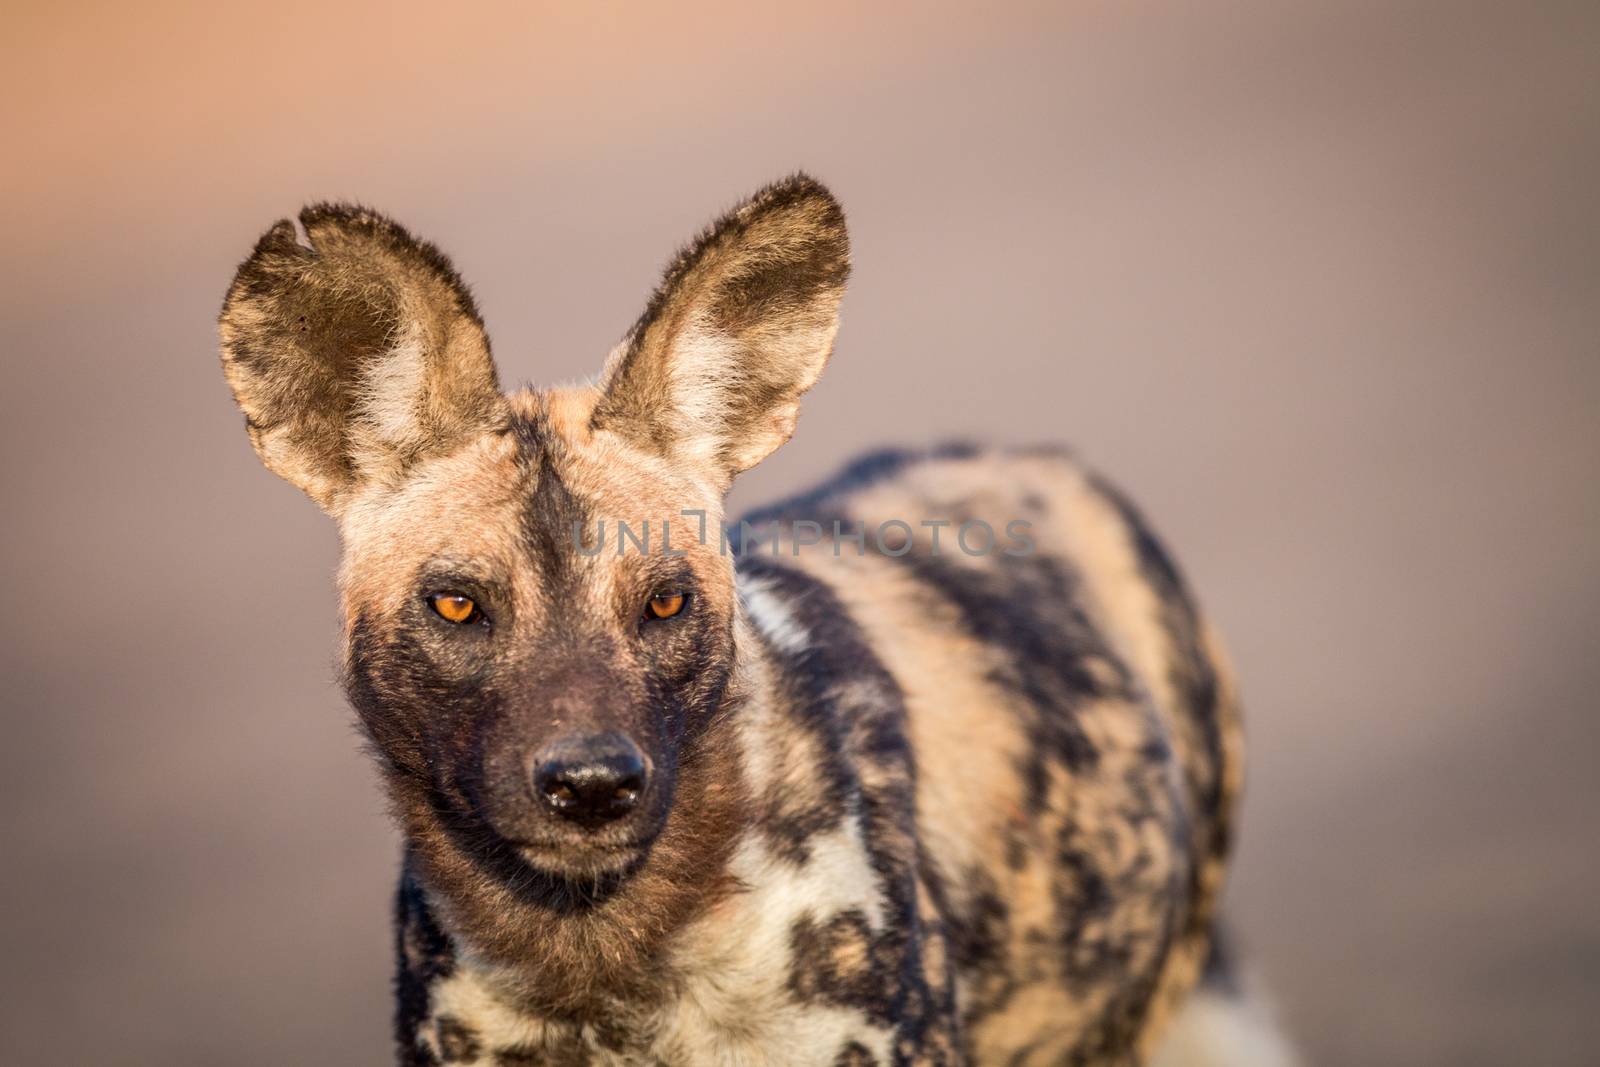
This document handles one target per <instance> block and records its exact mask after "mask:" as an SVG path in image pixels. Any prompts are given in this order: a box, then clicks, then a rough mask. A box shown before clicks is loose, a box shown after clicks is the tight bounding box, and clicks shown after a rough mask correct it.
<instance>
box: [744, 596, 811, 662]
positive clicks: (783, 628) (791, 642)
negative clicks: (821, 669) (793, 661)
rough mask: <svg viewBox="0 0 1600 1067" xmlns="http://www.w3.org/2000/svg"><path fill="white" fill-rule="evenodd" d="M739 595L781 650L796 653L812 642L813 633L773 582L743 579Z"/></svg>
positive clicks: (748, 613) (753, 618) (753, 619)
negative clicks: (811, 633)
mask: <svg viewBox="0 0 1600 1067" xmlns="http://www.w3.org/2000/svg"><path fill="white" fill-rule="evenodd" d="M739 596H740V598H741V599H742V600H743V601H744V608H745V614H746V615H748V616H749V617H750V620H751V621H752V622H754V623H755V624H756V629H758V630H760V631H761V632H762V634H763V635H765V636H766V638H767V640H768V641H771V642H772V643H773V645H774V646H776V647H777V648H778V649H779V651H782V652H787V653H789V654H791V655H793V654H795V653H797V652H803V651H805V649H806V648H808V647H809V646H810V644H811V635H810V634H809V633H807V632H806V628H805V627H804V626H802V625H801V624H800V621H799V620H798V619H796V618H795V616H794V611H793V610H792V609H791V608H790V607H789V603H788V601H786V600H784V599H783V598H782V597H780V596H778V595H777V594H776V593H775V592H773V589H772V585H771V584H770V583H768V582H764V581H744V582H741V583H740V585H739Z"/></svg>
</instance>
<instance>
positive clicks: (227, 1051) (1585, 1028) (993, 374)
mask: <svg viewBox="0 0 1600 1067" xmlns="http://www.w3.org/2000/svg"><path fill="white" fill-rule="evenodd" d="M221 8H222V5H210V4H207V5H201V4H192V5H188V4H185V5H179V4H156V5H128V4H110V3H104V4H101V3H86V4H76V5H66V6H62V5H46V4H43V3H36V2H25V3H15V2H14V3H12V4H9V5H7V7H6V8H5V11H4V14H3V16H0V50H3V54H0V89H3V90H4V100H5V101H6V103H5V105H4V110H3V120H0V121H3V122H4V130H3V131H0V132H3V133H4V146H5V147H4V151H3V152H0V157H3V159H0V180H3V182H4V193H5V195H4V203H5V209H6V210H5V218H6V221H5V224H4V230H3V238H0V241H3V246H0V247H3V252H0V256H3V262H0V272H3V279H0V281H3V285H0V303H3V315H0V331H3V334H0V342H3V343H0V351H3V353H4V359H5V377H4V382H3V385H0V447H3V450H4V452H3V454H4V464H3V467H0V478H3V484H0V488H3V492H4V497H3V499H4V501H5V509H4V518H3V520H0V522H3V526H0V529H3V548H4V553H3V561H0V566H3V568H4V575H3V578H4V585H3V591H4V594H5V603H6V608H7V610H6V611H5V612H4V623H3V627H4V630H3V634H0V638H3V639H0V670H3V677H4V689H3V692H4V696H3V702H0V714H3V723H0V725H3V732H0V799H3V804H0V832H3V834H4V839H3V853H0V855H3V857H4V858H3V860H0V1034H3V1035H4V1039H3V1040H4V1045H3V1047H4V1051H3V1053H0V1058H3V1059H4V1060H5V1061H6V1062H7V1063H18V1064H23V1063H27V1064H33V1063H43V1062H52V1063H95V1064H143V1063H151V1064H154V1063H162V1064H214V1063H227V1064H236V1065H251V1064H282V1063H313V1062H315V1063H340V1064H378V1063H382V1062H385V1061H386V1059H387V1057H388V1013H389V996H388V991H387V988H386V983H387V980H388V970H389V946H388V939H389V933H388V916H387V907H388V897H389V892H390V879H391V874H392V870H391V868H392V866H393V862H394V859H395V851H396V844H395V840H394V838H393V835H392V833H391V831H390V830H389V828H388V826H387V824H386V822H385V820H384V818H383V815H382V813H381V802H380V799H379V797H378V795H377V793H376V790H375V789H374V787H373V780H372V775H371V774H370V773H369V771H368V768H367V767H366V765H365V763H364V761H363V757H362V756H361V755H360V754H359V752H358V750H357V745H356V741H355V738H354V735H353V732H352V730H351V729H350V727H349V716H348V714H347V712H346V710H345V709H344V707H343V705H342V702H341V699H340V696H339V694H338V693H337V691H336V690H335V689H334V688H333V686H332V684H331V678H332V669H331V662H332V657H333V655H334V645H333V639H334V633H335V618H334V598H333V592H332V573H331V572H332V567H333V564H334V560H335V553H336V543H335V536H334V531H333V528H332V526H331V525H330V524H329V523H328V522H326V521H325V520H324V519H323V518H321V517H320V516H319V515H318V514H317V512H316V511H315V510H314V509H313V507H312V506H311V505H310V504H309V503H308V502H306V501H305V500H303V499H302V498H300V497H299V495H298V494H297V493H296V492H295V491H294V490H293V489H291V488H290V487H289V486H287V485H286V484H283V483H281V482H278V481H276V480H275V479H273V478H272V477H270V476H269V475H267V474H266V473H265V472H263V471H262V470H261V468H260V467H259V466H258V465H257V463H256V460H255V458H254V456H253V455H252V454H251V452H250V449H249V447H248V445H247V443H246V441H245V437H244V434H243V433H242V432H241V420H240V418H239V416H238V415H237V414H236V413H235V411H234V410H233V408H232V405H231V403H230V402H229V398H228V395H227V390H226V388H225V387H224V385H223V382H222V377H221V374H220V373H219V371H218V368H217V363H216V356H215V336H214V316H215V314H216V310H217V306H218V303H219V301H220V298H221V296H222V292H223V289H224V287H225V285H226V283H227V281H228V278H229V275H230V272H231V271H232V269H233V267H234V265H235V263H236V262H237V261H238V260H239V259H240V258H241V257H242V256H243V255H244V254H245V252H246V251H247V250H248V249H249V247H250V245H251V242H252V241H253V240H254V239H255V237H256V235H257V234H258V233H259V232H260V231H261V230H262V229H264V228H265V227H266V226H267V224H269V223H270V222H271V221H272V220H273V219H275V218H278V217H281V216H283V215H286V214H289V213H291V212H292V211H293V210H294V209H295V208H296V207H297V205H299V204H300V203H301V202H302V201H305V200H307V199H312V198H322V197H349V198H359V199H362V200H365V201H368V202H370V203H372V204H374V205H377V206H379V207H381V208H383V209H384V210H386V211H389V212H391V213H393V214H395V215H397V216H398V217H399V218H401V219H402V220H404V221H405V222H406V223H408V224H409V225H411V226H413V227H414V228H416V229H417V230H419V231H420V232H422V233H423V234H425V235H428V236H430V237H432V238H434V239H435V240H437V241H438V242H440V243H441V244H442V245H443V246H444V247H445V248H446V249H447V250H448V251H449V252H450V253H451V254H452V255H453V256H454V257H455V258H456V261H457V263H458V265H459V266H460V267H461V269H462V271H463V272H464V273H465V274H466V275H467V277H468V278H469V280H471V281H472V282H473V284H474V285H475V287H476V289H477V292H478V294H479V296H480V298H481V303H482V305H483V308H484V310H485V313H486V315H487V317H488V320H489V323H490V326H491V329H492V332H493V335H494V339H495V345H496V351H497V354H498V357H499V360H500V364H501V367H502V370H503V377H504V378H505V380H506V381H508V382H512V383H514V382H518V381H522V380H538V381H549V380H553V379H562V378H571V377H575V376H579V375H583V374H586V373H588V372H589V371H591V370H592V369H594V368H595V367H597V366H598V363H599V360H600V358H601V357H602V355H603V354H604V352H605V351H606V349H607V348H608V347H609V345H610V344H611V343H612V342H613V340H614V339H615V338H616V337H617V335H618V334H619V333H620V331H621V330H622V329H623V328H624V327H625V326H626V325H627V324H628V323H629V322H630V321H631V319H632V317H633V316H634V314H635V313H636V312H637V310H638V308H639V306H640V302H641V301H642V300H643V297H644V294H645V293H646V291H647V289H648V287H649V286H650V285H651V283H652V281H653V277H654V275H655V272H656V271H657V269H658V268H659V266H660V264H661V263H662V262H663V261H664V259H665V258H666V256H667V254H668V253H669V251H670V250H671V249H672V248H673V247H674V245H675V244H676V243H677V242H679V241H680V240H682V239H684V238H685V237H687V236H688V235H689V233H690V232H692V231H693V230H694V228H696V227H697V226H699V225H700V224H701V223H703V222H704V221H706V220H707V219H708V218H709V216H710V215H711V214H712V213H713V212H715V211H716V210H718V209H720V208H721V207H724V206H726V205H727V204H728V203H730V202H731V201H732V200H733V199H734V198H735V197H737V196H739V195H740V194H742V193H744V192H746V191H749V190H750V189H752V188H754V187H755V186H757V185H758V184H760V183H762V182H763V181H765V180H767V179H769V178H771V177H774V176H776V175H778V174H781V173H783V172H785V171H786V170H789V169H791V168H794V167H797V166H804V167H806V168H809V169H811V170H813V171H815V172H816V173H817V174H818V175H820V176H822V177H823V178H824V179H825V180H827V181H828V182H830V183H831V184H832V185H833V187H834V188H835V190H836V191H837V192H838V194H839V195H840V196H841V197H842V198H843V200H844V202H845V204H846V206H847V208H848V209H849V211H850V213H851V219H852V226H853V231H854V235H855V248H856V263H857V267H856V275H855V284H854V288H853V290H852V292H851V295H850V297H849V299H848V301H847V303H846V316H845V326H844V330H843V333H842V335H841V341H840V344H839V348H838V353H837V357H836V359H835V362H834V364H833V367H832V369H831V370H830V372H829V374H828V376H827V377H826V378H825V379H824V381H823V384H822V385H821V386H820V387H819V388H818V389H817V391H816V392H815V394H814V395H813V397H812V398H811V401H810V403H809V404H808V406H807V407H806V409H805V412H804V414H803V416H802V419H801V428H800V432H799V435H798V436H797V437H796V439H795V440H794V442H793V443H792V444H791V445H790V446H789V447H788V448H787V449H785V450H784V451H783V452H781V453H780V454H779V455H778V456H776V457H774V459H773V460H772V461H771V462H769V463H768V464H767V465H765V466H763V467H762V468H761V469H760V470H759V471H757V472H755V474H753V475H752V476H751V477H749V478H748V480H747V483H745V484H742V485H741V486H740V487H739V489H738V490H737V497H738V501H739V502H741V503H751V502H754V501H757V500H759V499H760V498H762V497H763V496H767V495H770V494H773V493H776V492H779V491H783V490H787V489H791V488H798V487H800V486H801V485H803V484H804V483H805V482H806V481H808V480H809V479H812V478H814V477H816V476H818V475H820V474H822V473H824V472H825V471H827V470H828V469H829V468H830V467H832V466H834V465H835V464H837V463H838V462H839V461H841V460H842V459H844V458H845V457H846V456H847V455H848V454H850V453H852V452H854V451H856V450H858V449H860V448H862V447H864V446H868V445H872V444H875V443H882V442H894V441H899V442H907V441H909V442H916V441H923V440H928V439H931V438H934V437H938V436H946V435H951V434H959V433H965V434H973V435H978V436H983V437H989V438H995V439H1001V440H1038V439H1053V440H1066V441H1069V442H1072V443H1074V444H1075V445H1076V446H1078V448H1079V449H1080V450H1081V452H1082V453H1083V454H1084V455H1085V456H1087V457H1088V458H1089V459H1090V460H1092V461H1093V462H1094V463H1096V464H1097V465H1099V466H1100V467H1101V468H1103V469H1105V470H1107V471H1109V472H1110V473H1112V474H1113V475H1114V476H1115V477H1116V478H1117V479H1119V480H1120V481H1121V482H1122V483H1123V484H1124V485H1125V486H1127V487H1128V488H1129V489H1130V490H1131V491H1132V492H1133V493H1134V495H1135V496H1136V497H1137V498H1138V499H1139V500H1140V501H1141V502H1142V503H1143V504H1144V505H1145V507H1146V509H1147V510H1148V512H1149V513H1150V514H1151V515H1152V516H1153V517H1154V518H1155V519H1156V521H1157V522H1158V524H1159V525H1160V526H1161V527H1162V528H1163V530H1164V531H1165V532H1166V534H1167V535H1168V537H1169V539H1170V540H1171V541H1172V542H1173V543H1175V544H1176V545H1177V547H1178V549H1179V554H1180V556H1181V558H1182V559H1183V561H1184V562H1185V564H1186V567H1187V569H1188V571H1189V573H1190V575H1191V577H1192V578H1193V580H1194V582H1195V583H1196V584H1197V585H1198V587H1199V589H1200V590H1201V592H1202V594H1203V596H1204V599H1205V601H1206V603H1207V604H1208V605H1209V607H1210V608H1211V610H1212V611H1213V612H1214V614H1215V615H1217V616H1218V617H1219V618H1220V620H1221V622H1222V623H1223V624H1224V626H1225V628H1226V630H1227V632H1228V633H1229V634H1230V635H1231V640H1232V644H1233V647H1234V651H1235V654H1236V658H1237V659H1238V661H1239V663H1240V666H1241V669H1242V672H1243V676H1244V679H1245V683H1246V692H1247V696H1248V698H1249V708H1250V713H1251V721H1252V729H1253V738H1254V754H1255V766H1254V777H1253V782H1252V788H1251V793H1250V797H1249V804H1248V811H1247V822H1246V825H1245V828H1244V839H1243V854H1242V856H1241V857H1240V864H1239V867H1238V871H1237V876H1236V879H1235V882H1234V885H1233V889H1232V893H1231V907H1232V910H1233V911H1234V914H1235V915H1236V917H1237V923H1238V925H1239V926H1240V927H1241V929H1242V932H1243V934H1244V935H1245V937H1247V939H1248V941H1249V943H1250V945H1251V946H1252V949H1253V955H1254V958H1255V959H1256V960H1257V962H1258V964H1259V966H1260V968H1261V969H1262V971H1263V972H1264V973H1265V975H1266V977H1267V978H1268V980H1269V981H1270V983H1271V985H1272V987H1273V988H1274V989H1275V990H1276V991H1277V995H1278V999H1279V1002H1280V1006H1281V1009H1282V1012H1283V1015H1284V1016H1285V1018H1286V1019H1287V1020H1288V1022H1289V1024H1290V1025H1291V1026H1292V1028H1293V1029H1294V1031H1295V1032H1296V1033H1297V1034H1298V1035H1300V1037H1301V1038H1302V1040H1303V1042H1304V1044H1305V1046H1306V1048H1307V1049H1308V1050H1310V1051H1311V1052H1312V1053H1313V1054H1314V1058H1315V1061H1316V1062H1320V1063H1323V1064H1361V1065H1363V1067H1385V1065H1414V1064H1450V1065H1452V1067H1462V1065H1476V1064H1483V1065H1502V1064H1578V1063H1587V1062H1593V1056H1594V1052H1593V1049H1594V1047H1595V1043H1596V1041H1597V1040H1600V1021H1597V1012H1596V1010H1595V1009H1596V1006H1597V1003H1600V1000H1597V993H1600V918H1597V915H1600V911H1597V908H1596V906H1595V899H1596V892H1597V890H1600V856H1597V854H1596V846H1595V839H1596V834H1595V829H1596V828H1595V816H1596V809H1597V804H1600V778H1597V776H1596V774H1595V771H1594V757H1595V753H1596V751H1597V749H1600V727H1597V725H1596V718H1597V711H1600V709H1597V707H1596V698H1595V693H1596V692H1597V689H1600V655H1597V654H1596V644H1595V642H1596V638H1595V635H1596V634H1597V633H1600V551H1597V547H1600V546H1597V541H1600V538H1597V520H1600V477H1597V476H1600V470H1597V462H1596V461H1597V459H1600V431H1597V427H1596V422H1597V416H1600V212H1597V211H1596V189H1597V188H1600V82H1597V79H1596V70H1597V67H1596V56H1597V55H1600V7H1596V5H1594V4H1593V3H1592V2H1583V3H1567V4H1556V3H1544V2H1537V3H1521V4H1510V3H1508V4H1499V5H1494V4H1478V3H1470V2H1469V3H1444V2H1422V3H1393V2H1389V0H1385V2H1376V0H1354V2H1349V0H1315V2H1311V0H1307V2H1300V3H1293V4H1285V3H1277V2H1270V0H1219V2H1213V3H1208V4H1203V5H1202V4H1176V3H1172V4H1148V3H1133V4H1110V3H1072V4H1025V5H978V4H969V5H961V6H954V5H952V6H939V5H932V4H926V3H922V4H898V5H882V4H875V5H863V4H843V3H837V4H836V3H805V4H787V5H782V6H780V7H777V8H772V9H768V8H765V7H757V6H756V5H747V4H716V5H705V4H674V5H649V6H648V7H647V6H646V5H637V8H636V7H635V5H627V6H623V5H609V4H582V5H578V4H574V5H571V6H567V7H554V6H547V5H527V4H521V5H513V4H506V5H503V6H497V7H493V8H488V9H485V8H478V7H472V8H463V9H460V10H457V9H454V8H453V7H451V6H450V5H444V4H433V5H418V6H416V7H414V8H410V9H403V8H402V9H396V8H388V7H372V8H370V9H366V10H357V9H355V8H352V7H342V6H333V5H322V4H272V5H249V6H248V7H244V6H240V7H237V8H232V9H228V10H222V9H221Z"/></svg>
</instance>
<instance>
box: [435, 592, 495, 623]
mask: <svg viewBox="0 0 1600 1067" xmlns="http://www.w3.org/2000/svg"><path fill="white" fill-rule="evenodd" d="M428 606H429V607H431V608H433V610H434V612H435V613H436V614H437V615H438V616H439V618H441V619H444V620H445V621H447V622H454V623H468V622H476V621H477V620H478V619H480V618H482V617H483V612H481V611H479V610H478V605H477V603H475V602H474V601H473V599H472V598H471V597H469V596H464V595H462V594H461V593H434V594H433V595H432V596H430V597H429V598H428Z"/></svg>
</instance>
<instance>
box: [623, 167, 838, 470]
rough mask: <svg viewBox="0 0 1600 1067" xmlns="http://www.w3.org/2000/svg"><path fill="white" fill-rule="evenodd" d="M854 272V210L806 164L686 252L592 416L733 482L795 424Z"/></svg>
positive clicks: (629, 340) (634, 333)
mask: <svg viewBox="0 0 1600 1067" xmlns="http://www.w3.org/2000/svg"><path fill="white" fill-rule="evenodd" d="M849 273H850V243H849V238H848V237H847V235H846V233H845V224H844V212H843V211H842V210H841V209H840V207H839V204H838V202H837V201H836V200H834V198H833V196H832V194H830V193H829V192H828V190H827V189H825V188H823V187H822V185H821V184H820V183H818V182H817V181H815V180H814V179H812V178H810V177H807V176H806V175H803V174H797V175H795V176H794V177H792V178H788V179H786V180H784V181H781V182H778V183H777V184H775V185H770V186H768V187H767V188H765V189H763V190H761V191H760V192H758V193H756V195H755V196H753V197H751V198H750V199H749V200H747V201H745V202H744V203H743V204H741V205H740V206H739V207H737V208H735V209H734V210H733V211H731V212H730V213H728V214H727V215H725V216H724V217H723V218H722V219H720V220H719V221H718V222H716V223H715V224H714V225H712V226H711V228H710V229H708V230H706V231H705V232H704V233H703V234H701V235H700V237H699V238H698V239H697V240H696V241H694V243H693V244H691V245H690V246H689V247H688V248H686V249H685V250H684V251H683V252H681V253H680V254H679V255H678V257H677V258H676V259H675V260H674V261H673V262H672V265H671V266H670V267H668V268H667V272H666V277H665V278H664V279H663V280H662V282H661V286H660V288H659V289H657V290H656V293H655V295H654V296H653V297H652V298H651V300H650V303H649V306H647V307H646V308H645V312H644V314H643V315H642V316H640V318H639V321H638V322H637V323H635V324H634V327H633V329H632V330H631V331H630V332H629V334H628V336H627V337H626V338H625V339H624V340H623V342H622V344H621V345H620V346H618V348H617V350H616V352H614V353H613V354H612V357H611V360H610V362H609V363H608V364H607V366H606V370H605V373H604V375H603V378H602V383H601V390H602V394H601V399H600V401H599V403H598V404H597V405H596V407H595V412H594V417H593V425H594V427H595V428H596V429H607V430H612V431H614V432H616V433H618V434H621V435H623V436H626V437H628V438H630V439H631V440H633V441H635V442H636V443H638V444H640V445H642V446H644V447H646V448H649V449H651V450H652V451H656V452H658V453H660V454H662V455H665V456H667V457H669V458H671V459H673V460H675V461H677V462H683V463H689V464H693V465H696V466H698V467H700V468H702V469H703V470H705V471H706V473H707V474H709V475H710V476H711V477H712V478H714V479H717V480H718V481H719V482H720V484H721V485H723V486H726V485H727V484H728V483H729V482H730V481H732V479H733V476H734V475H736V474H738V473H739V472H740V471H743V470H747V469H749V468H750V467H753V466H755V465H756V464H757V463H759V462H760V461H761V460H762V459H764V458H766V456H768V455H769V454H770V453H771V452H772V451H773V450H774V449H776V448H777V447H778V446H779V445H781V444H783V442H785V441H787V440H788V439H789V437H790V436H791V435H792V434H793V433H794V427H795V420H796V418H797V416H798V414H799V410H800V395H801V394H802V393H804V392H805V391H806V390H807V389H809V388H811V386H812V385H814V384H816V381H817V377H818V376H819V375H820V374H821V373H822V368H823V366H824V365H825V364H826V363H827V362H828V355H829V354H830V353H831V352H832V351H833V335H834V333H835V332H836V331H837V330H838V326H839V300H840V298H841V297H842V296H843V295H844V284H845V279H846V277H847V276H848V275H849Z"/></svg>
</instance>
